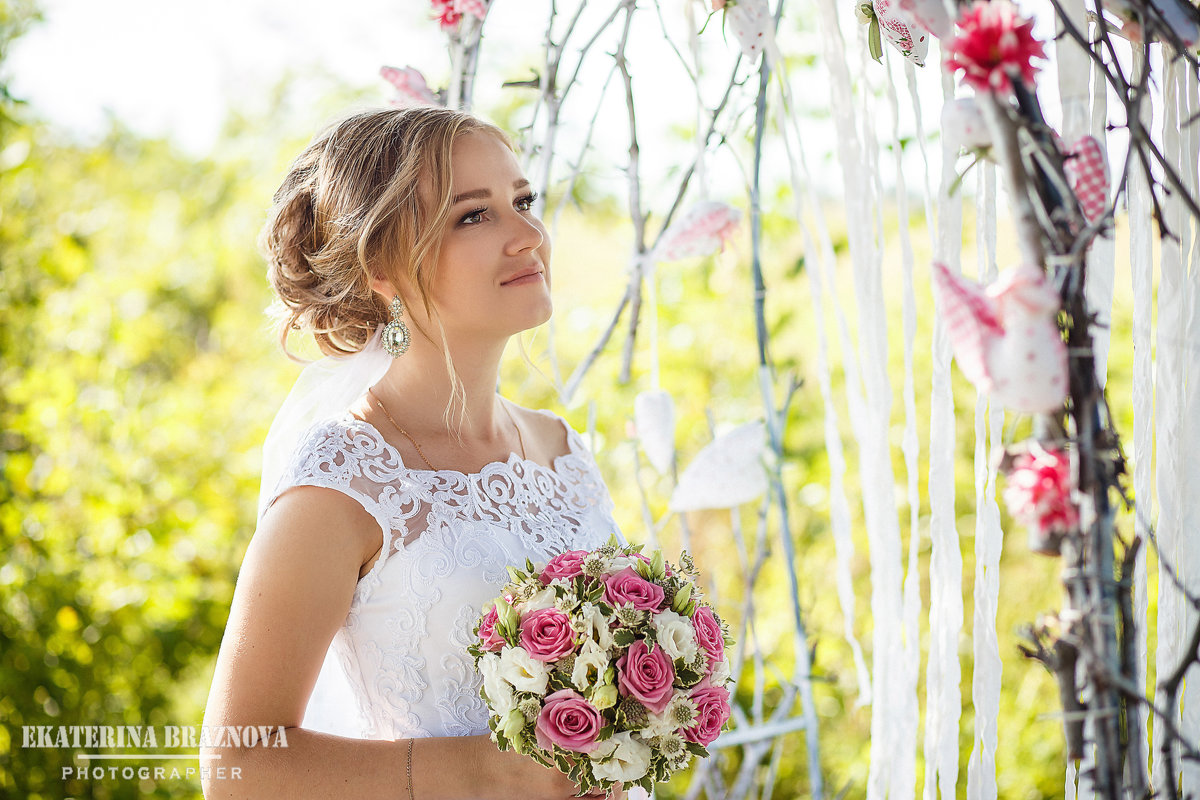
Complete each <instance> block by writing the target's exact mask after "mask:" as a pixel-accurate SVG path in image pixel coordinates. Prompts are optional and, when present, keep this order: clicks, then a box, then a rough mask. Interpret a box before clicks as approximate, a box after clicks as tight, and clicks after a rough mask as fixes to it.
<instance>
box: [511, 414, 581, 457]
mask: <svg viewBox="0 0 1200 800" xmlns="http://www.w3.org/2000/svg"><path fill="white" fill-rule="evenodd" d="M512 408H513V413H514V414H515V415H516V417H517V419H518V420H520V423H521V427H522V428H524V429H525V430H526V431H531V432H532V433H533V438H534V439H535V440H536V442H537V448H536V452H537V453H538V454H540V455H541V456H542V457H541V458H538V457H537V456H535V455H534V452H535V449H534V447H531V446H530V445H531V443H530V442H529V441H526V442H525V448H526V450H527V451H528V454H529V456H530V457H531V458H534V459H536V460H538V461H542V462H543V463H547V462H549V461H551V460H553V459H555V458H557V457H558V456H561V455H565V454H566V453H569V452H571V442H570V435H569V434H568V432H567V431H568V428H569V424H570V423H568V422H567V421H566V420H565V419H563V418H562V417H560V416H558V415H557V414H555V413H554V412H552V411H535V410H533V409H529V408H524V407H522V406H518V405H516V404H515V403H514V404H512Z"/></svg>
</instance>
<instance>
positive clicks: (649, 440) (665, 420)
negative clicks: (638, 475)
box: [633, 390, 675, 475]
mask: <svg viewBox="0 0 1200 800" xmlns="http://www.w3.org/2000/svg"><path fill="white" fill-rule="evenodd" d="M633 419H634V425H635V426H636V427H637V436H638V440H639V441H640V442H641V443H642V450H644V451H645V452H646V458H647V459H649V460H650V463H651V464H652V465H653V466H654V468H655V469H656V470H658V472H659V474H660V475H665V474H667V473H668V472H670V471H671V462H672V461H673V460H674V458H675V401H674V400H672V399H671V395H670V393H669V392H664V391H661V390H660V391H653V392H642V393H641V394H639V395H638V396H637V398H636V399H634V401H633Z"/></svg>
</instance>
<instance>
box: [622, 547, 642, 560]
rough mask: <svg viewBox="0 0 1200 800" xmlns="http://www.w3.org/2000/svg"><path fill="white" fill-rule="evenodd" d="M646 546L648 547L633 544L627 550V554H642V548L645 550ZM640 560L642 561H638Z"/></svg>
mask: <svg viewBox="0 0 1200 800" xmlns="http://www.w3.org/2000/svg"><path fill="white" fill-rule="evenodd" d="M645 546H646V545H644V544H631V545H629V547H626V548H625V552H627V553H640V552H642V548H644V547H645ZM638 560H639V561H640V560H641V559H638Z"/></svg>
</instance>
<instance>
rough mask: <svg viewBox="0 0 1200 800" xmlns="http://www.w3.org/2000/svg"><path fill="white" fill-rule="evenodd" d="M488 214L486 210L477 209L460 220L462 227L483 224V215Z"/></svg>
mask: <svg viewBox="0 0 1200 800" xmlns="http://www.w3.org/2000/svg"><path fill="white" fill-rule="evenodd" d="M486 212H487V209H486V208H477V209H475V210H474V211H468V212H467V213H466V214H465V215H463V218H462V219H460V220H459V223H460V224H462V225H478V224H479V223H480V222H483V215H484V214H485V213H486Z"/></svg>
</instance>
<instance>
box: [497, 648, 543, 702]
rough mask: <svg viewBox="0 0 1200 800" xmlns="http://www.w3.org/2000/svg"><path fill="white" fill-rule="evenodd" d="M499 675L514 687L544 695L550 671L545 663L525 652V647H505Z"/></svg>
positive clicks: (502, 652)
mask: <svg viewBox="0 0 1200 800" xmlns="http://www.w3.org/2000/svg"><path fill="white" fill-rule="evenodd" d="M499 676H500V677H501V678H502V679H504V680H505V681H508V683H509V685H511V686H512V687H513V688H514V689H517V690H519V691H522V692H533V693H534V694H539V695H543V694H545V693H546V681H547V680H549V678H550V671H549V670H547V669H546V665H545V664H543V663H542V662H541V661H538V660H536V659H534V658H532V657H531V656H530V655H529V653H527V652H525V648H523V647H505V648H504V649H503V650H502V651H500V667H499ZM488 696H489V697H490V696H491V695H488Z"/></svg>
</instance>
